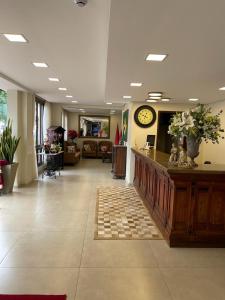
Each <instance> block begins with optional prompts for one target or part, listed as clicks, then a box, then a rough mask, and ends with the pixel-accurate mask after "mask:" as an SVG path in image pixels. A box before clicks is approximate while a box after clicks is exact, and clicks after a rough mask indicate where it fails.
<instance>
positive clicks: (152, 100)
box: [146, 99, 157, 102]
mask: <svg viewBox="0 0 225 300" xmlns="http://www.w3.org/2000/svg"><path fill="white" fill-rule="evenodd" d="M146 102H157V101H156V100H154V99H147V100H146Z"/></svg>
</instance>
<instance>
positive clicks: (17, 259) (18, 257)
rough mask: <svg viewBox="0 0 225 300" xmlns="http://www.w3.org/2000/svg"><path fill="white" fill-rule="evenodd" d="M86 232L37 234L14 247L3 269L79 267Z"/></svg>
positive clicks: (26, 236)
mask: <svg viewBox="0 0 225 300" xmlns="http://www.w3.org/2000/svg"><path fill="white" fill-rule="evenodd" d="M83 239H84V232H69V233H68V232H35V233H28V234H25V235H24V236H23V237H22V238H20V239H19V241H18V242H17V243H16V244H15V245H14V247H13V248H12V249H11V251H10V252H9V253H8V255H7V256H6V257H5V259H4V260H3V261H2V263H1V265H0V266H1V267H54V268H56V267H79V266H80V261H81V253H82V248H83Z"/></svg>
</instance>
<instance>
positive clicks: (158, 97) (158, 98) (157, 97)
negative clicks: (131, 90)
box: [150, 96, 161, 100]
mask: <svg viewBox="0 0 225 300" xmlns="http://www.w3.org/2000/svg"><path fill="white" fill-rule="evenodd" d="M150 99H155V100H160V99H161V97H160V96H151V97H150Z"/></svg>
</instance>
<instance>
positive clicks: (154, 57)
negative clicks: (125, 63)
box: [146, 54, 168, 62]
mask: <svg viewBox="0 0 225 300" xmlns="http://www.w3.org/2000/svg"><path fill="white" fill-rule="evenodd" d="M167 56H168V55H167V54H148V56H147V57H146V60H147V61H160V62H161V61H164V59H165V58H166V57H167Z"/></svg>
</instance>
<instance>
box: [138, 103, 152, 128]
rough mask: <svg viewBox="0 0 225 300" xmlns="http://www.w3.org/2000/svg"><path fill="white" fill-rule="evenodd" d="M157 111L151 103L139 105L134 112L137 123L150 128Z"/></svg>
mask: <svg viewBox="0 0 225 300" xmlns="http://www.w3.org/2000/svg"><path fill="white" fill-rule="evenodd" d="M155 120H156V112H155V110H154V109H153V108H152V107H151V106H149V105H142V106H140V107H138V108H137V109H136V111H135V113H134V121H135V123H136V124H137V125H138V126H139V127H142V128H148V127H150V126H152V125H153V124H154V123H155Z"/></svg>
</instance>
